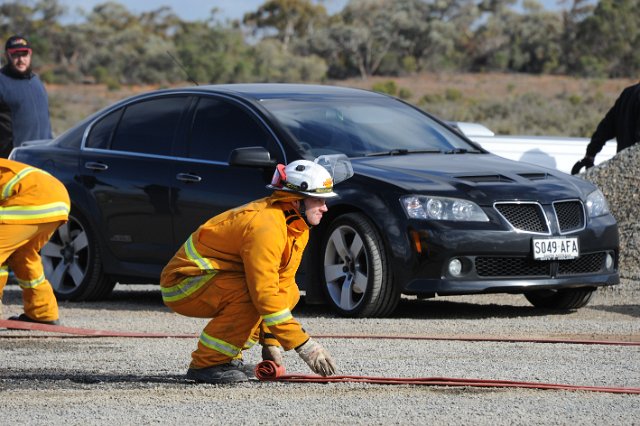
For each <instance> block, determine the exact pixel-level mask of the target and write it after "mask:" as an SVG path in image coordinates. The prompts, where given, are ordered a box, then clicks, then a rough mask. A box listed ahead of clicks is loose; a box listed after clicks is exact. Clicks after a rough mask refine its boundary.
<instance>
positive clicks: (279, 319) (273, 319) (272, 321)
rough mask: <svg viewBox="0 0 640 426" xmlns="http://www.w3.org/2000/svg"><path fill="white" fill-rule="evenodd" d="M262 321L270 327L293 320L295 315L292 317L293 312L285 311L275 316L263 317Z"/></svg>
mask: <svg viewBox="0 0 640 426" xmlns="http://www.w3.org/2000/svg"><path fill="white" fill-rule="evenodd" d="M262 319H263V320H264V323H265V324H266V325H267V326H268V327H270V326H272V325H278V324H282V323H283V322H286V321H289V320H290V319H293V315H291V311H290V310H289V309H283V310H281V311H280V312H276V313H275V314H269V315H262Z"/></svg>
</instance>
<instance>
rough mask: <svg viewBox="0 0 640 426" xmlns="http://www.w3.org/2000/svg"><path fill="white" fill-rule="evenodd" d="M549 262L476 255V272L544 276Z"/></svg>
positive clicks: (486, 274)
mask: <svg viewBox="0 0 640 426" xmlns="http://www.w3.org/2000/svg"><path fill="white" fill-rule="evenodd" d="M550 264H551V262H540V261H534V260H533V259H528V258H523V257H477V258H476V273H477V274H478V276H480V277H546V276H550V275H551V266H550Z"/></svg>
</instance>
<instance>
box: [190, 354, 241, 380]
mask: <svg viewBox="0 0 640 426" xmlns="http://www.w3.org/2000/svg"><path fill="white" fill-rule="evenodd" d="M241 362H242V361H240V363H241ZM187 379H188V380H194V381H196V382H198V383H212V384H217V383H236V382H246V381H247V380H249V378H248V377H247V375H246V374H245V373H244V371H242V365H240V364H239V363H238V360H233V361H231V362H229V363H227V364H220V365H214V366H213V367H207V368H189V369H188V370H187Z"/></svg>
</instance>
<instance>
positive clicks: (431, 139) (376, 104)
mask: <svg viewBox="0 0 640 426" xmlns="http://www.w3.org/2000/svg"><path fill="white" fill-rule="evenodd" d="M261 103H262V105H263V106H264V107H265V108H266V109H267V110H269V111H270V112H271V113H272V114H273V116H275V118H276V119H277V120H278V121H279V123H280V124H281V125H282V126H283V127H284V128H286V129H287V130H288V131H289V133H290V134H291V136H292V138H293V139H294V140H295V141H296V142H297V143H298V145H299V149H300V151H301V153H303V154H306V155H311V156H313V157H317V156H319V155H326V154H337V153H342V154H345V155H347V156H348V157H363V156H377V155H404V154H410V153H450V154H457V153H465V152H480V151H479V150H478V149H477V148H475V147H474V146H473V145H471V144H469V143H467V142H466V141H464V140H463V139H462V138H461V137H460V136H459V135H457V134H456V133H455V132H452V131H450V130H449V129H447V128H446V127H444V126H442V125H440V124H439V123H437V122H436V121H434V120H432V119H431V118H429V117H428V116H427V115H425V114H422V113H421V112H420V111H418V110H416V109H415V108H412V107H410V106H408V105H406V104H404V103H402V102H399V101H396V100H393V99H390V98H389V99H377V100H372V99H371V98H369V99H358V98H345V97H330V98H314V99H263V100H262V101H261Z"/></svg>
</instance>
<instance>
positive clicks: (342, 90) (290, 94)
mask: <svg viewBox="0 0 640 426" xmlns="http://www.w3.org/2000/svg"><path fill="white" fill-rule="evenodd" d="M176 92H192V93H223V94H227V95H235V96H238V97H242V98H252V99H254V100H259V99H280V98H286V99H295V98H307V97H317V96H319V97H322V96H331V97H369V98H383V97H387V96H386V95H382V94H380V93H376V92H371V91H368V90H364V89H355V88H351V87H340V86H324V85H320V84H289V83H253V84H247V83H239V84H212V85H202V86H189V87H182V88H171V89H162V90H158V91H154V92H150V93H176ZM150 93H147V94H150Z"/></svg>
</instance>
